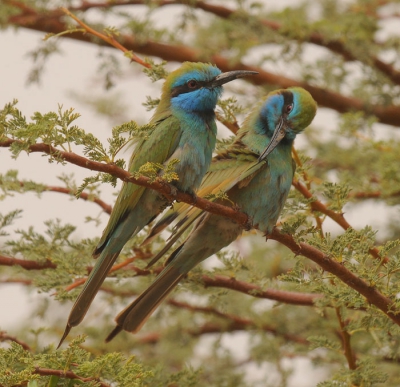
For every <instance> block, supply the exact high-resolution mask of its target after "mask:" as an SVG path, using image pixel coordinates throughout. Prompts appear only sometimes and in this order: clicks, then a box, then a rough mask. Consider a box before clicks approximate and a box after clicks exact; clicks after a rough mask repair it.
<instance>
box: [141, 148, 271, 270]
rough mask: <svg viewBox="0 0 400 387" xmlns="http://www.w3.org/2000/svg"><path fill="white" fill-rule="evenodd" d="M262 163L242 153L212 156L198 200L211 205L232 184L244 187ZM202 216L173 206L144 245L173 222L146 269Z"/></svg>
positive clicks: (185, 206) (192, 209)
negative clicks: (164, 240) (203, 198)
mask: <svg viewBox="0 0 400 387" xmlns="http://www.w3.org/2000/svg"><path fill="white" fill-rule="evenodd" d="M265 166H266V163H265V162H258V156H257V155H255V154H254V153H251V152H249V151H246V150H243V149H241V150H239V151H238V152H225V153H223V154H221V155H218V156H216V157H215V158H214V159H213V162H212V164H211V166H210V169H209V170H208V172H207V174H206V175H205V177H204V179H203V181H202V183H201V186H200V189H199V191H198V196H200V197H207V198H208V199H209V200H211V201H215V200H217V199H218V197H220V196H221V195H218V194H220V193H221V192H228V191H229V190H230V189H231V188H232V187H234V186H235V185H236V184H242V185H247V184H248V183H249V182H250V181H251V179H252V178H253V176H254V175H255V174H256V173H257V172H258V171H259V170H260V169H261V168H263V167H265ZM202 214H203V210H201V209H199V208H196V207H192V206H190V205H189V204H186V203H179V204H175V205H174V208H173V209H171V210H169V211H167V213H166V214H165V215H164V216H163V217H162V218H161V219H160V221H159V222H157V224H156V225H155V226H154V228H153V229H152V230H151V232H150V234H149V236H148V238H147V239H146V241H145V242H144V244H147V243H149V242H150V241H151V240H152V239H153V238H154V237H155V236H156V235H158V234H159V233H160V232H161V231H162V230H164V229H165V228H166V227H167V226H168V225H169V224H170V223H171V222H173V221H176V225H175V227H174V229H173V233H172V235H171V236H170V238H169V239H168V241H167V243H166V244H165V246H164V248H163V249H162V250H161V251H160V252H159V253H158V254H157V255H156V256H155V257H154V258H153V259H152V260H151V261H150V262H149V264H148V266H151V265H153V264H154V263H155V262H157V261H158V260H159V259H160V258H161V257H162V256H163V255H164V254H165V253H166V252H167V251H168V250H169V249H170V247H171V246H172V245H173V244H174V243H175V242H176V241H177V240H178V239H179V237H180V236H181V235H182V234H183V233H184V232H185V231H186V230H187V229H188V228H189V227H190V226H191V225H192V224H193V222H194V221H195V220H196V219H198V218H199V217H200V216H201V215H202Z"/></svg>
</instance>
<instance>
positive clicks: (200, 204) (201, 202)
mask: <svg viewBox="0 0 400 387" xmlns="http://www.w3.org/2000/svg"><path fill="white" fill-rule="evenodd" d="M14 142H17V140H12V139H7V140H4V141H0V147H10V146H11V145H12V144H13V143H14ZM29 152H32V153H33V152H40V153H47V154H48V155H51V156H53V157H56V158H57V159H61V160H64V161H68V162H69V163H71V164H74V165H77V166H79V167H82V168H86V169H90V170H92V171H97V172H104V173H109V174H111V175H113V176H115V177H118V178H119V179H121V180H122V181H125V182H129V183H134V184H137V185H140V186H143V187H147V188H151V189H154V190H156V191H158V192H159V193H161V194H162V195H164V196H165V197H166V198H167V200H169V201H171V202H172V201H174V200H179V201H181V202H185V203H188V204H191V205H193V206H195V207H197V208H200V209H201V210H204V211H207V212H211V213H212V214H218V215H222V216H226V217H228V218H231V219H235V220H236V222H237V223H239V224H240V225H242V226H243V227H246V226H248V225H249V217H248V216H247V215H246V214H244V213H242V212H239V211H237V210H235V209H233V208H231V207H227V206H223V205H221V204H217V203H212V202H210V201H208V200H206V199H203V198H200V197H196V198H194V197H193V195H190V194H187V193H184V192H180V191H177V190H176V189H175V187H172V186H171V185H169V184H167V183H165V182H164V181H162V180H156V181H152V180H151V179H149V178H148V177H145V176H141V177H138V178H134V177H133V176H132V175H131V174H130V173H129V172H127V171H125V170H123V169H122V168H119V167H117V166H116V165H112V164H104V163H99V162H97V161H92V160H89V159H87V158H85V157H82V156H79V155H78V154H76V153H73V152H65V151H61V150H59V149H56V148H54V147H52V146H51V145H48V144H44V143H37V144H33V145H30V146H29Z"/></svg>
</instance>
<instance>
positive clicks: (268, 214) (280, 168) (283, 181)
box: [229, 146, 294, 233]
mask: <svg viewBox="0 0 400 387" xmlns="http://www.w3.org/2000/svg"><path fill="white" fill-rule="evenodd" d="M288 161H289V162H288ZM293 173H294V170H293V165H292V162H291V146H280V147H279V148H276V149H275V150H274V151H273V152H272V153H271V154H270V155H269V157H268V162H267V163H266V165H265V167H264V168H262V169H261V170H260V172H258V173H257V175H256V176H254V177H253V179H252V180H251V181H250V182H249V183H248V185H247V186H245V187H244V186H242V187H240V185H239V186H237V187H235V189H234V190H232V192H230V195H229V196H230V198H231V200H233V201H234V202H235V203H237V204H238V205H239V206H240V209H241V210H242V211H244V212H245V213H247V214H248V215H249V216H250V217H251V219H252V224H253V225H254V226H256V227H257V228H258V229H259V230H260V231H262V232H264V233H270V232H271V231H272V229H273V228H274V226H275V224H276V222H277V220H278V217H279V214H280V213H281V211H282V209H283V206H284V204H285V201H286V198H287V196H288V194H289V190H290V186H291V184H292V179H293Z"/></svg>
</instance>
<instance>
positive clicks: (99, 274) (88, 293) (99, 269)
mask: <svg viewBox="0 0 400 387" xmlns="http://www.w3.org/2000/svg"><path fill="white" fill-rule="evenodd" d="M103 254H104V257H102V256H100V258H99V260H98V261H97V262H96V265H95V266H94V268H93V270H92V271H91V272H90V275H89V278H88V279H87V280H86V282H85V285H84V287H83V289H82V291H81V293H80V294H79V296H78V298H77V299H76V301H75V304H74V306H73V307H72V309H71V313H70V314H69V317H68V325H70V326H71V327H74V326H77V325H79V324H80V322H81V321H82V320H83V318H84V317H85V315H86V312H87V311H88V309H89V307H90V305H91V303H92V301H93V299H94V298H95V297H96V294H97V292H98V291H99V289H100V286H101V285H102V284H103V282H104V280H105V279H106V277H107V274H108V272H109V271H110V269H111V268H112V266H113V264H114V262H115V261H116V259H117V258H118V255H119V251H118V252H117V253H114V254H105V253H104V252H103ZM103 254H102V255H103Z"/></svg>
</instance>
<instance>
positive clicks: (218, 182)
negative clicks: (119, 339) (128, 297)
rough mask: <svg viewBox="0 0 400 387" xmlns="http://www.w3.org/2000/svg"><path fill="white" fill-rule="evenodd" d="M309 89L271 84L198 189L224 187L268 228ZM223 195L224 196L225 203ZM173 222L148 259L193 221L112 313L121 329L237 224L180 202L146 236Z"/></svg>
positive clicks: (306, 112)
mask: <svg viewBox="0 0 400 387" xmlns="http://www.w3.org/2000/svg"><path fill="white" fill-rule="evenodd" d="M316 109H317V105H316V102H315V101H314V99H313V98H312V96H311V95H310V93H309V92H308V91H306V90H304V89H302V88H299V87H294V88H289V89H285V90H277V91H274V92H271V93H270V94H268V96H267V97H266V99H265V100H264V101H263V102H262V103H261V104H260V105H259V106H257V107H256V108H255V109H254V110H253V111H252V112H251V113H250V115H249V116H248V117H247V119H246V120H245V122H244V124H243V126H242V128H241V129H240V131H239V132H238V135H237V137H236V140H235V141H234V143H233V144H232V145H231V146H230V147H228V148H227V149H226V150H223V151H221V152H220V153H218V154H217V155H216V156H215V157H214V158H213V161H212V163H211V166H210V169H209V171H208V172H207V174H206V175H205V177H204V179H203V181H202V184H201V186H200V189H199V192H198V194H199V196H205V195H208V194H216V193H218V192H220V191H224V192H225V193H226V194H227V196H228V197H229V201H223V202H222V204H225V205H231V206H233V205H237V206H239V208H240V209H241V211H243V212H245V213H246V214H247V215H248V216H249V217H250V219H251V220H252V224H253V226H254V227H256V228H258V230H260V231H261V232H263V233H265V234H268V233H270V232H271V231H272V230H273V228H274V227H275V224H276V222H277V220H278V217H279V214H280V212H281V211H282V209H283V206H284V204H285V201H286V198H287V196H288V193H289V189H290V186H291V183H292V179H293V175H294V172H295V163H294V161H293V159H292V155H291V150H292V144H293V141H294V139H295V137H296V135H297V134H298V133H300V132H301V131H302V130H303V129H305V128H306V127H307V126H308V125H309V124H310V123H311V121H312V120H313V118H314V116H315V114H316ZM227 203H228V204H227ZM173 220H176V221H177V222H178V223H177V225H176V227H175V234H173V235H172V236H171V239H170V241H169V243H167V245H166V246H165V247H164V248H163V249H162V251H161V252H160V253H159V254H158V255H157V256H156V257H155V259H153V260H152V261H151V262H150V264H152V263H154V262H155V261H156V260H157V259H159V258H160V257H161V256H162V255H163V254H164V253H165V252H166V251H167V250H168V249H169V248H170V247H171V246H172V244H173V243H174V242H175V241H176V240H177V239H178V237H179V236H180V235H181V234H182V233H183V231H185V230H186V229H187V228H188V227H189V226H190V225H191V224H193V222H194V221H196V223H195V224H194V227H193V230H192V231H191V233H190V234H189V236H188V237H187V238H186V240H185V241H184V242H183V243H182V244H180V246H179V247H178V248H176V249H175V251H174V252H173V253H172V254H171V255H170V257H169V258H168V259H167V261H166V264H165V267H164V269H163V270H162V272H161V273H160V274H159V275H158V276H157V277H156V279H155V280H154V282H153V283H152V284H151V285H150V286H149V288H148V289H146V290H145V291H144V292H143V293H142V294H141V295H140V296H139V297H137V298H136V299H135V301H134V302H133V303H132V304H131V305H129V306H128V307H127V308H126V309H124V310H123V311H122V312H121V313H120V314H119V315H118V316H117V318H116V322H117V326H116V328H115V329H114V330H113V331H112V332H111V333H110V335H109V336H108V337H107V339H106V341H109V340H111V339H112V338H113V337H114V336H115V335H116V334H117V333H119V332H120V331H121V330H126V331H129V332H137V331H138V330H139V329H140V328H141V327H142V325H143V324H144V323H145V322H146V320H147V319H148V318H149V317H150V315H151V314H152V312H153V311H154V310H155V309H156V308H157V306H158V305H159V304H160V303H161V302H162V301H163V300H164V299H165V297H166V296H167V295H168V294H169V293H170V292H171V291H172V290H173V289H174V288H175V286H176V285H177V284H178V283H179V281H180V280H181V279H182V278H183V277H184V276H185V275H186V274H187V273H188V272H189V271H190V270H191V269H193V268H194V267H195V266H196V265H197V264H199V263H200V262H201V261H203V260H204V259H206V258H207V257H209V256H210V255H212V254H214V253H216V252H218V251H219V250H221V249H222V248H223V247H225V246H227V245H229V244H230V243H231V242H232V241H234V240H235V239H236V238H237V237H238V236H239V235H240V234H241V233H242V231H243V228H242V227H241V226H240V225H239V224H238V223H236V222H234V221H232V220H230V219H228V218H225V217H221V216H217V215H213V214H210V213H206V212H202V211H201V210H199V209H197V208H195V207H190V206H189V205H185V204H183V203H182V204H180V205H177V206H176V208H175V209H173V210H170V211H169V212H167V213H166V215H165V216H164V217H163V218H162V219H161V220H160V221H159V222H158V223H157V224H156V226H155V227H154V229H153V231H152V232H151V233H150V236H149V239H151V238H153V237H154V235H156V234H158V233H159V232H161V231H162V230H163V229H164V228H165V227H166V226H167V225H168V224H169V223H170V222H171V221H173Z"/></svg>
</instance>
